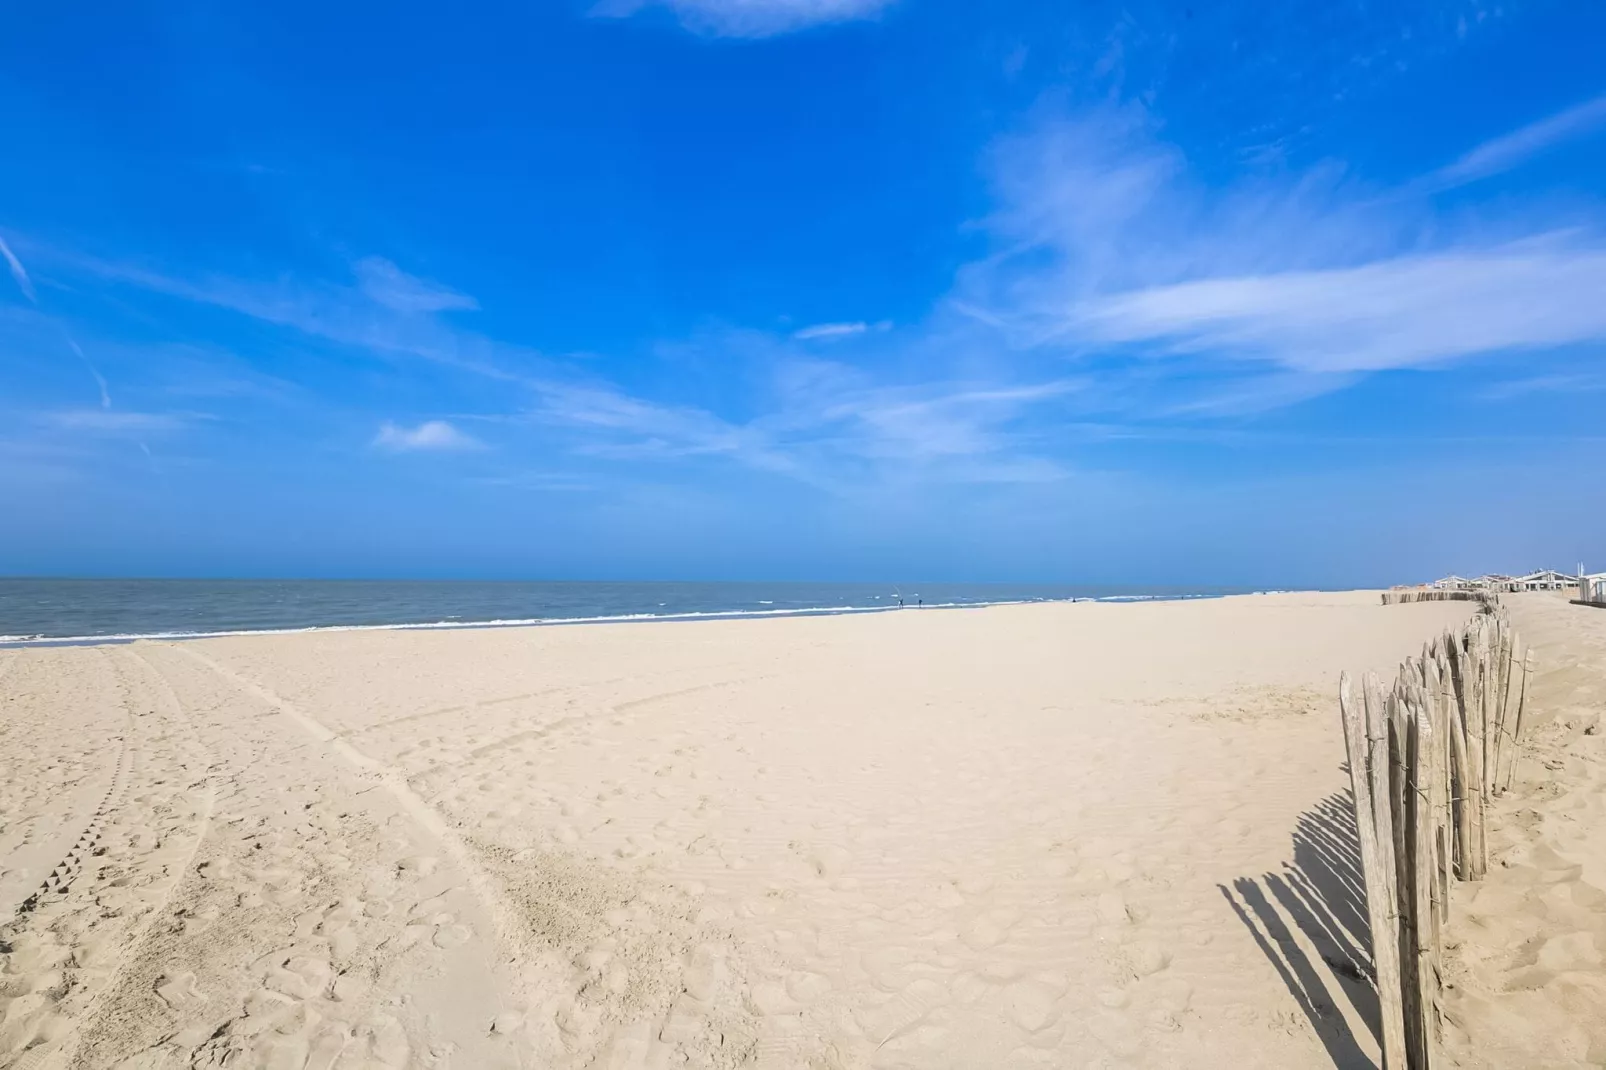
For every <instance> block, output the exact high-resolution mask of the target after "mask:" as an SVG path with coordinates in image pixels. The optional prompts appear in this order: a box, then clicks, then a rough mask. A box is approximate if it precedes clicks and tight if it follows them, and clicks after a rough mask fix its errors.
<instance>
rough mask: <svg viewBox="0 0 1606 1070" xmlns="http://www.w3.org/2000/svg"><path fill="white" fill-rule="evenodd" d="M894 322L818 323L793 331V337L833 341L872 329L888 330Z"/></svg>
mask: <svg viewBox="0 0 1606 1070" xmlns="http://www.w3.org/2000/svg"><path fill="white" fill-rule="evenodd" d="M891 328H892V324H891V323H888V322H886V321H885V320H883V321H882V322H880V323H817V324H815V325H814V326H812V327H804V328H803V329H802V330H798V331H793V332H792V337H793V338H794V339H795V340H797V341H799V342H810V341H833V340H835V339H838V338H852V337H853V336H854V335H856V334H867V333H869V332H871V331H886V330H890V329H891Z"/></svg>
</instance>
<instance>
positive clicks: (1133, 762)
mask: <svg viewBox="0 0 1606 1070" xmlns="http://www.w3.org/2000/svg"><path fill="white" fill-rule="evenodd" d="M1514 601H1515V602H1516V603H1517V604H1516V605H1515V606H1514V608H1513V610H1512V612H1513V617H1514V619H1515V620H1516V621H1517V624H1518V627H1519V628H1521V629H1523V630H1524V632H1525V634H1527V633H1529V632H1531V633H1532V635H1531V638H1532V641H1533V642H1534V643H1535V644H1536V646H1539V647H1540V648H1541V649H1543V650H1546V651H1547V652H1553V653H1547V660H1545V661H1544V662H1542V671H1541V673H1540V675H1539V677H1538V678H1537V679H1536V683H1535V697H1536V708H1539V709H1546V708H1548V709H1551V710H1552V711H1561V712H1559V713H1556V714H1555V716H1554V717H1550V718H1548V719H1547V721H1546V724H1545V726H1544V727H1543V728H1542V729H1541V731H1540V734H1539V736H1538V739H1539V744H1538V746H1539V747H1540V748H1541V749H1542V750H1543V749H1544V748H1553V749H1555V754H1556V755H1560V757H1556V758H1555V760H1556V761H1558V762H1560V763H1561V764H1560V765H1559V766H1558V769H1559V770H1560V772H1557V771H1555V770H1549V769H1548V768H1547V767H1545V766H1543V765H1541V764H1539V761H1538V760H1536V761H1535V762H1531V763H1528V765H1525V766H1524V767H1523V768H1522V770H1521V776H1520V778H1519V779H1521V780H1523V781H1524V783H1522V784H1519V786H1518V788H1517V792H1516V794H1517V799H1516V800H1515V801H1514V802H1513V804H1512V806H1511V808H1510V813H1509V814H1508V815H1507V816H1505V817H1502V818H1501V820H1502V821H1504V822H1506V823H1505V824H1504V825H1502V826H1500V828H1499V831H1498V836H1499V837H1500V838H1499V839H1498V841H1497V858H1504V859H1505V861H1506V862H1507V863H1510V864H1509V865H1507V864H1502V865H1499V866H1497V867H1496V869H1497V870H1499V872H1497V873H1494V874H1493V875H1492V876H1491V878H1490V880H1489V881H1488V882H1487V883H1486V884H1485V885H1484V886H1482V887H1481V888H1467V889H1461V890H1460V892H1461V893H1462V894H1464V896H1465V897H1466V898H1467V902H1468V903H1469V905H1468V906H1467V908H1466V909H1467V910H1469V911H1470V912H1471V913H1470V920H1469V921H1468V922H1467V931H1466V933H1465V934H1464V939H1465V941H1466V942H1467V947H1466V948H1465V949H1464V950H1463V953H1462V955H1463V960H1464V962H1463V965H1462V966H1461V967H1458V968H1461V969H1462V971H1463V972H1462V973H1461V974H1460V975H1458V976H1459V977H1460V979H1461V980H1462V982H1463V984H1462V985H1461V988H1460V990H1458V992H1457V994H1456V1002H1453V1003H1452V1006H1451V1010H1452V1011H1455V1012H1456V1013H1458V1014H1461V1015H1462V1016H1464V1017H1466V1018H1467V1019H1468V1021H1469V1022H1470V1023H1471V1024H1470V1025H1469V1026H1467V1028H1465V1029H1462V1028H1461V1027H1460V1026H1459V1025H1456V1024H1455V1023H1452V1029H1451V1031H1452V1034H1453V1037H1452V1039H1453V1040H1456V1042H1457V1043H1462V1042H1464V1043H1463V1046H1462V1048H1460V1049H1457V1050H1458V1051H1459V1052H1460V1055H1459V1056H1458V1058H1464V1060H1465V1061H1466V1063H1467V1064H1468V1065H1473V1064H1479V1060H1480V1059H1482V1060H1483V1062H1482V1063H1481V1065H1491V1066H1500V1065H1503V1066H1515V1065H1535V1066H1540V1065H1543V1066H1562V1065H1573V1064H1574V1063H1576V1064H1578V1065H1585V1064H1587V1063H1588V1061H1589V1060H1591V1059H1594V1060H1598V1059H1600V1058H1601V1057H1602V1055H1603V1053H1606V1047H1601V1046H1600V1045H1602V1044H1603V1043H1606V1039H1603V1035H1602V1034H1601V1033H1593V1034H1592V1033H1591V1032H1590V1029H1591V1026H1590V1025H1589V1024H1588V1019H1589V1012H1588V1010H1587V1000H1588V999H1590V998H1594V997H1595V996H1598V994H1599V993H1601V992H1603V991H1606V988H1602V987H1600V985H1601V982H1600V977H1601V966H1600V962H1601V957H1600V953H1601V951H1603V950H1606V939H1603V938H1602V935H1603V934H1602V933H1601V932H1600V931H1597V930H1594V929H1590V928H1589V927H1588V926H1589V925H1590V924H1594V923H1593V922H1580V920H1579V918H1580V916H1581V915H1583V914H1590V912H1591V911H1593V914H1591V915H1590V916H1592V917H1595V918H1599V917H1600V916H1601V915H1600V904H1599V903H1594V905H1593V906H1591V905H1590V904H1591V902H1593V901H1592V900H1591V899H1590V896H1591V895H1596V896H1598V895H1599V893H1598V892H1592V891H1591V888H1592V887H1602V886H1606V872H1602V871H1601V867H1602V866H1603V865H1606V862H1603V859H1606V843H1603V842H1602V840H1601V836H1602V832H1601V829H1602V823H1601V821H1600V820H1599V819H1600V817H1601V814H1602V795H1601V784H1602V765H1601V758H1602V754H1601V750H1600V742H1599V740H1600V737H1599V736H1598V735H1591V736H1585V735H1584V732H1585V730H1586V728H1587V725H1586V724H1585V723H1584V720H1585V718H1584V717H1583V712H1582V711H1584V710H1585V709H1586V708H1594V709H1598V708H1599V704H1600V700H1601V698H1602V696H1603V695H1606V686H1603V683H1602V671H1601V668H1600V651H1601V650H1602V649H1606V612H1598V611H1587V610H1583V611H1579V612H1581V613H1584V614H1588V613H1591V612H1593V613H1594V616H1593V617H1592V618H1588V619H1586V620H1584V622H1583V625H1584V626H1587V628H1588V629H1593V631H1586V632H1579V630H1578V628H1579V625H1578V622H1577V621H1576V620H1575V619H1574V617H1575V616H1577V614H1574V615H1572V616H1567V617H1566V619H1565V620H1563V619H1562V616H1563V615H1565V614H1566V611H1567V610H1568V609H1569V608H1573V607H1568V606H1566V604H1565V602H1564V601H1561V600H1558V599H1556V598H1549V597H1544V598H1539V597H1538V596H1535V598H1534V599H1532V600H1530V602H1526V603H1525V602H1524V600H1523V599H1516V600H1514ZM1471 609H1472V607H1471V606H1469V605H1468V604H1466V603H1436V604H1426V605H1410V606H1393V607H1382V606H1380V605H1378V598H1377V596H1376V595H1375V594H1373V593H1365V592H1357V593H1347V594H1279V595H1262V596H1245V597H1235V598H1225V599H1218V600H1202V601H1188V602H1165V603H1148V604H1133V605H1114V604H1089V603H1083V604H1047V605H1033V606H1005V607H993V608H986V609H974V610H949V611H914V610H911V611H905V612H896V613H883V614H872V615H866V616H840V617H818V618H786V619H771V620H743V621H710V622H697V623H656V624H654V623H644V624H618V625H587V626H571V627H545V628H516V629H490V630H475V631H412V632H403V631H364V632H317V633H304V634H292V635H275V636H253V637H234V638H220V639H211V640H197V641H188V642H173V643H168V642H138V643H133V644H127V645H106V646H87V647H72V648H48V649H47V648H36V649H21V650H12V651H9V652H7V651H0V748H3V751H0V752H3V754H4V755H5V761H4V767H3V772H0V918H3V919H6V920H5V922H4V926H3V928H0V940H3V941H4V944H3V945H0V946H3V948H4V949H5V950H6V955H5V963H4V974H3V977H0V982H3V987H0V1066H6V1067H11V1066H16V1067H28V1068H29V1070H40V1068H44V1067H68V1066H72V1067H95V1068H99V1067H129V1068H145V1070H154V1068H176V1067H191V1066H195V1067H263V1068H267V1067H275V1068H279V1067H285V1068H291V1067H293V1068H301V1067H307V1068H313V1067H316V1068H319V1070H326V1068H330V1067H339V1068H348V1067H349V1068H356V1067H404V1066H416V1067H459V1068H478V1067H494V1068H500V1067H509V1068H511V1067H553V1068H576V1070H578V1068H586V1067H599V1068H602V1067H606V1068H620V1070H623V1068H638V1067H639V1068H649V1067H651V1068H658V1067H666V1068H667V1067H743V1066H754V1067H763V1068H790V1067H809V1068H834V1070H835V1068H840V1070H847V1068H870V1067H874V1068H894V1067H907V1068H922V1070H924V1068H939V1067H942V1068H955V1070H959V1068H993V1067H999V1068H1003V1067H1105V1066H1109V1067H1115V1066H1122V1067H1184V1066H1186V1067H1267V1068H1273V1067H1275V1068H1288V1067H1306V1066H1309V1067H1321V1066H1331V1065H1335V1064H1336V1065H1339V1066H1366V1065H1371V1064H1372V1060H1374V1059H1375V1058H1376V1050H1377V1048H1376V1041H1375V1040H1374V1038H1373V1035H1372V1031H1371V1028H1370V1026H1369V1025H1368V1024H1367V1017H1368V1014H1369V1013H1370V1012H1369V1010H1368V1007H1369V1002H1368V1001H1369V1000H1373V1005H1375V997H1372V995H1371V991H1370V987H1369V985H1368V984H1367V982H1366V981H1365V976H1364V974H1365V967H1364V963H1365V952H1364V943H1365V936H1364V924H1365V923H1364V917H1365V911H1364V906H1358V905H1357V900H1356V898H1355V894H1354V888H1355V886H1356V882H1355V880H1354V877H1353V873H1352V872H1351V870H1350V869H1347V868H1346V866H1352V865H1353V863H1350V862H1348V859H1349V858H1350V857H1351V854H1350V853H1347V845H1346V842H1345V840H1344V836H1345V833H1344V824H1343V822H1344V819H1345V816H1346V813H1347V812H1346V811H1345V809H1344V808H1345V807H1346V806H1347V805H1348V804H1347V796H1345V795H1344V792H1345V789H1346V787H1347V784H1348V776H1347V774H1346V772H1345V770H1344V765H1343V762H1344V744H1343V740H1342V736H1341V734H1340V731H1339V728H1338V718H1337V713H1336V705H1335V700H1334V695H1335V690H1336V682H1337V678H1338V674H1339V672H1340V670H1343V669H1348V670H1350V671H1351V672H1359V671H1366V670H1373V671H1376V672H1378V673H1379V674H1381V675H1383V676H1385V678H1387V677H1391V676H1392V675H1393V672H1394V667H1395V665H1396V663H1397V662H1398V661H1399V659H1400V658H1402V657H1404V656H1406V655H1407V654H1409V653H1412V652H1414V651H1416V650H1418V649H1419V648H1420V646H1421V644H1422V643H1423V641H1424V640H1425V639H1427V638H1428V637H1429V636H1431V635H1432V634H1434V633H1435V632H1437V631H1439V630H1440V629H1442V628H1443V627H1445V626H1446V625H1451V624H1456V623H1459V622H1460V621H1462V620H1464V619H1465V618H1466V617H1467V616H1468V615H1469V613H1470V612H1471ZM1580 636H1582V638H1580ZM1591 642H1593V643H1594V644H1595V645H1594V646H1593V647H1592V646H1589V643H1591ZM1579 644H1583V645H1579ZM1568 711H1573V712H1572V713H1569V712H1568ZM1586 751H1587V753H1585V752H1586ZM1574 752H1576V753H1574ZM1542 757H1544V759H1545V760H1546V761H1548V760H1550V757H1551V752H1550V751H1549V750H1545V751H1544V754H1543V755H1542ZM1530 766H1531V768H1530ZM1563 783H1564V784H1565V785H1566V790H1562V788H1560V787H1558V784H1563ZM1523 793H1526V794H1523ZM1503 813H1504V811H1503ZM1502 852H1503V853H1502ZM1546 852H1548V853H1546ZM1580 855H1584V856H1587V857H1589V858H1590V859H1592V861H1590V862H1588V863H1586V864H1584V866H1583V868H1582V870H1580V869H1579V868H1578V863H1577V858H1578V857H1579V856H1580ZM1568 867H1571V868H1568ZM1562 871H1565V873H1564V874H1563V875H1561V876H1558V873H1562ZM1514 904H1515V905H1514ZM1523 904H1527V905H1526V906H1524V905H1523ZM1535 904H1537V905H1535ZM1519 908H1520V909H1519ZM1458 909H1461V907H1460V906H1459V905H1458ZM1514 912H1516V913H1515V914H1514ZM1514 916H1516V917H1518V918H1519V920H1518V921H1515V922H1514V921H1512V920H1511V919H1512V918H1513V917H1514ZM1479 919H1483V920H1479ZM1520 919H1527V920H1520ZM1567 919H1570V922H1568V921H1567ZM1566 924H1570V925H1571V927H1570V928H1565V931H1563V929H1562V928H1558V926H1563V927H1565V925H1566ZM1513 926H1515V927H1513ZM1496 930H1498V931H1496ZM1580 933H1582V934H1583V935H1582V936H1580V935H1579V934H1580ZM1536 934H1539V935H1544V936H1545V937H1546V938H1547V939H1549V938H1552V937H1554V938H1564V939H1562V940H1561V943H1558V944H1554V945H1553V944H1549V943H1543V942H1541V943H1540V945H1538V946H1539V947H1541V948H1551V950H1550V951H1548V952H1547V951H1544V950H1540V951H1537V952H1535V956H1536V957H1534V961H1533V962H1531V963H1527V964H1526V965H1524V964H1522V963H1517V962H1516V959H1515V958H1513V955H1516V954H1518V952H1516V951H1513V949H1514V948H1516V949H1519V951H1520V949H1523V948H1527V947H1528V946H1529V944H1530V943H1531V942H1532V940H1533V939H1534V937H1535V936H1536ZM1569 956H1570V957H1569ZM1458 961H1460V960H1458ZM1514 963H1515V964H1514ZM1541 968H1543V969H1544V970H1548V972H1546V973H1545V974H1544V976H1543V977H1539V976H1537V975H1533V974H1532V973H1531V972H1530V975H1528V976H1527V977H1526V982H1525V983H1527V984H1528V989H1526V990H1525V991H1529V992H1530V995H1528V996H1523V997H1522V998H1521V1000H1520V1001H1519V1002H1515V1003H1514V1002H1512V1000H1511V999H1510V998H1508V997H1507V996H1506V995H1505V991H1506V990H1507V989H1509V988H1510V987H1511V982H1510V978H1509V976H1508V975H1509V974H1510V973H1511V972H1512V971H1513V970H1517V969H1529V970H1530V971H1532V970H1538V969H1541ZM1563 974H1565V975H1566V977H1564V978H1563V981H1562V982H1557V981H1556V978H1557V976H1559V975H1563ZM1580 977H1582V978H1583V979H1582V980H1580V979H1579V978H1580ZM1568 978H1570V980H1569V979H1568ZM1591 978H1592V979H1591ZM1557 983H1562V984H1563V986H1564V988H1565V991H1561V990H1553V988H1547V987H1546V986H1554V985H1555V984H1557ZM1591 985H1594V986H1595V987H1591ZM1567 986H1570V987H1567ZM1581 1001H1582V1002H1581ZM1581 1006H1583V1007H1584V1008H1585V1009H1582V1010H1581V1009H1580V1007H1581ZM1596 1006H1597V1007H1599V1006H1606V1000H1602V1001H1601V1002H1600V1003H1597V1004H1596ZM1536 1008H1537V1009H1536ZM1596 1013H1597V1015H1598V1013H1599V1012H1598V1011H1597V1012H1596ZM1536 1015H1537V1017H1536ZM1581 1021H1582V1022H1583V1024H1580V1022H1581ZM1597 1024H1598V1022H1597ZM1479 1030H1482V1033H1479ZM1523 1030H1528V1034H1523V1033H1522V1031H1523ZM1541 1033H1542V1034H1543V1036H1544V1037H1545V1038H1550V1039H1546V1040H1544V1041H1543V1042H1544V1043H1545V1044H1549V1045H1550V1047H1545V1048H1542V1049H1533V1050H1542V1051H1544V1052H1547V1053H1551V1054H1553V1055H1555V1058H1554V1059H1552V1058H1548V1057H1546V1058H1537V1057H1536V1060H1537V1061H1533V1062H1531V1063H1527V1064H1519V1062H1515V1061H1511V1059H1510V1058H1506V1057H1490V1055H1489V1053H1490V1052H1491V1051H1496V1050H1497V1049H1495V1048H1491V1047H1490V1045H1492V1044H1499V1043H1505V1044H1509V1045H1513V1047H1510V1048H1509V1049H1498V1050H1499V1051H1515V1050H1518V1049H1519V1048H1520V1047H1521V1045H1522V1043H1525V1041H1524V1040H1523V1039H1522V1038H1523V1036H1524V1035H1528V1040H1527V1041H1526V1042H1527V1043H1535V1044H1538V1043H1540V1042H1541V1041H1540V1040H1538V1039H1534V1038H1535V1037H1538V1036H1539V1035H1540V1034H1541ZM1558 1035H1560V1036H1563V1037H1564V1040H1560V1041H1558V1040H1555V1039H1554V1038H1555V1037H1556V1036H1558ZM1580 1038H1582V1039H1580ZM1557 1045H1560V1047H1558V1046H1557ZM1592 1045H1594V1046H1592ZM1479 1053H1482V1054H1479ZM1562 1056H1565V1059H1562Z"/></svg>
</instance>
